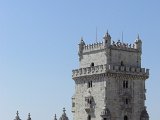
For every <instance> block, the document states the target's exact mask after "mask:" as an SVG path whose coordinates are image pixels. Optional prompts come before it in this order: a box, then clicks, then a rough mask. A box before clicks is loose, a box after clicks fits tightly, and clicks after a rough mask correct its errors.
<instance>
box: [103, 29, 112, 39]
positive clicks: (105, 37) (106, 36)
mask: <svg viewBox="0 0 160 120" xmlns="http://www.w3.org/2000/svg"><path fill="white" fill-rule="evenodd" d="M103 38H104V39H108V38H109V39H110V38H111V36H110V34H109V32H108V30H107V32H106V34H105V35H104V37H103Z"/></svg>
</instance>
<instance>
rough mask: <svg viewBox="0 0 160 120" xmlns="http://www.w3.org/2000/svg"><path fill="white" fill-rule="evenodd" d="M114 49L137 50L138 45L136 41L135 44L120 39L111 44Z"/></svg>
mask: <svg viewBox="0 0 160 120" xmlns="http://www.w3.org/2000/svg"><path fill="white" fill-rule="evenodd" d="M111 48H112V49H121V50H126V51H137V49H138V48H137V45H136V43H133V44H128V43H123V42H121V41H120V40H118V41H117V42H115V41H113V42H112V44H111Z"/></svg>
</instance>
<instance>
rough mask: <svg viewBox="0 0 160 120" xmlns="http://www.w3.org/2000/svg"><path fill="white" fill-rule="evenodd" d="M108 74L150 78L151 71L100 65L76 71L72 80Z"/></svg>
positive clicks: (73, 72)
mask: <svg viewBox="0 0 160 120" xmlns="http://www.w3.org/2000/svg"><path fill="white" fill-rule="evenodd" d="M107 72H109V73H122V74H123V73H125V74H132V75H142V76H147V77H148V76H149V69H145V68H137V67H130V66H117V65H106V64H105V65H98V66H93V67H86V68H80V69H75V70H73V71H72V78H73V79H74V78H76V77H80V76H89V75H96V74H103V73H107Z"/></svg>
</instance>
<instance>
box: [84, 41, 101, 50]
mask: <svg viewBox="0 0 160 120" xmlns="http://www.w3.org/2000/svg"><path fill="white" fill-rule="evenodd" d="M101 49H104V43H103V42H97V43H94V44H89V45H84V48H83V52H90V51H94V50H101Z"/></svg>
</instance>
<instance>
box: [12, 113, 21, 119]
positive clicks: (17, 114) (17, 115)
mask: <svg viewBox="0 0 160 120" xmlns="http://www.w3.org/2000/svg"><path fill="white" fill-rule="evenodd" d="M14 120H21V119H20V117H19V113H18V111H17V113H16V117H15V119H14Z"/></svg>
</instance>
